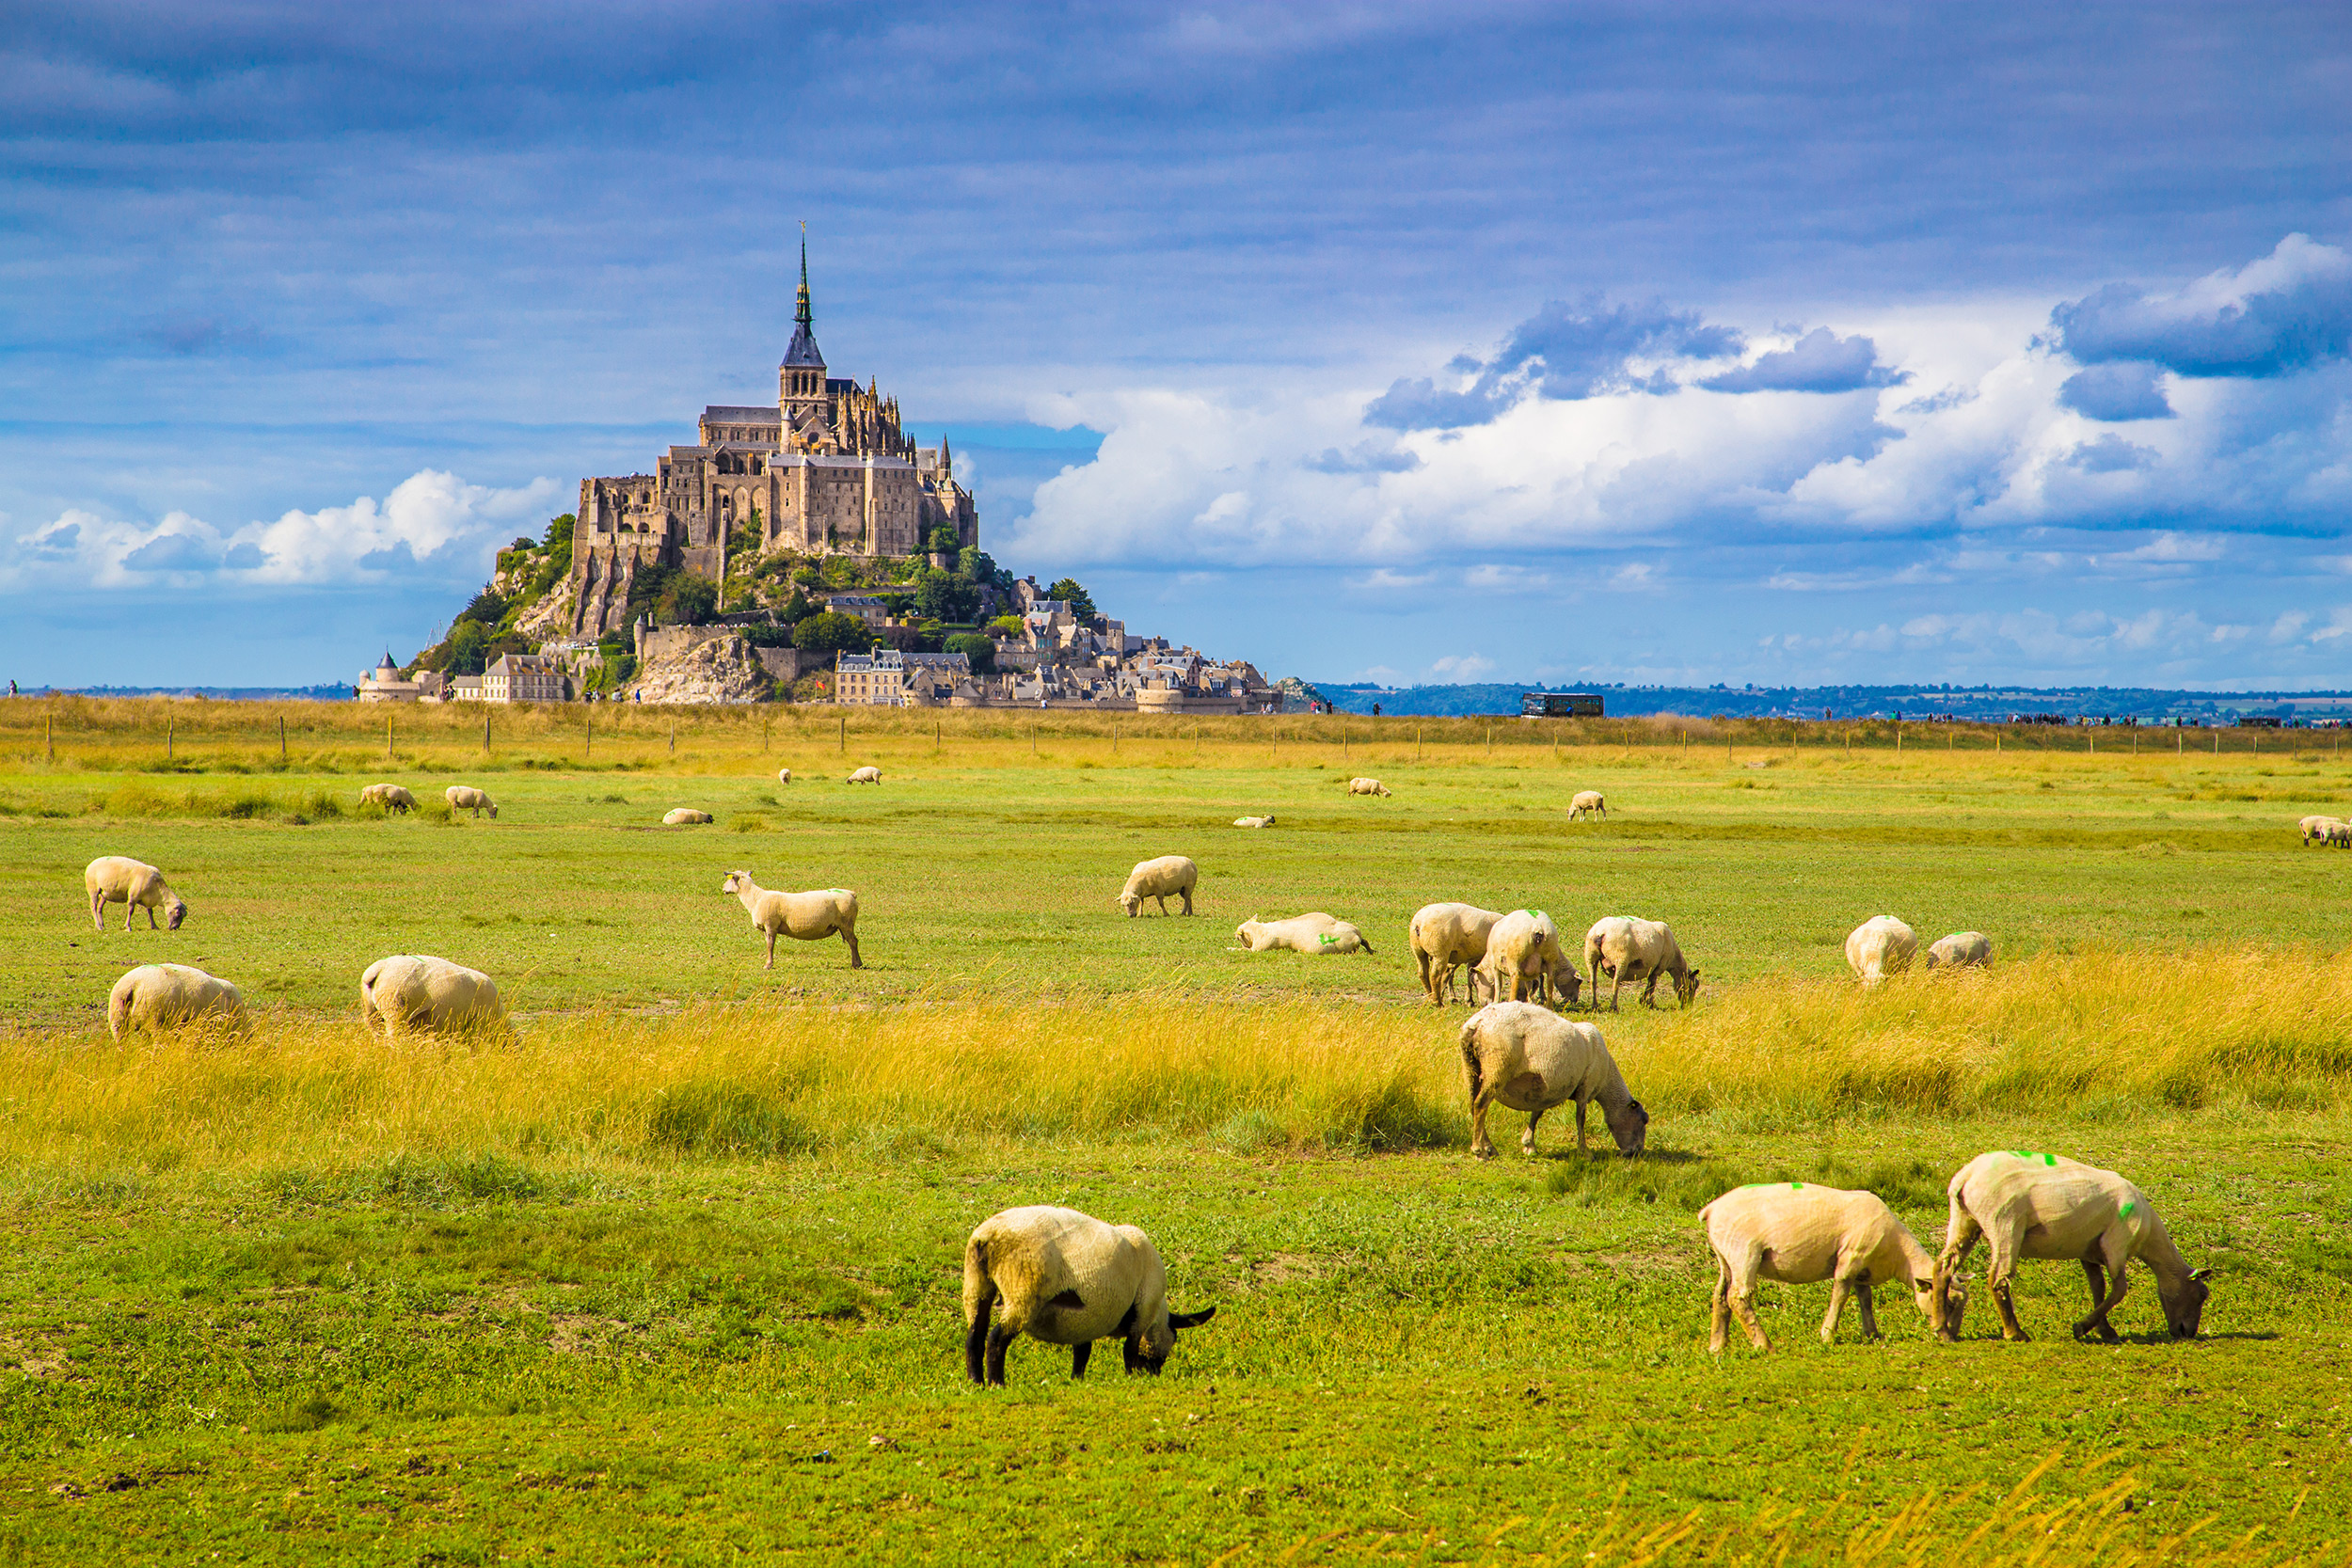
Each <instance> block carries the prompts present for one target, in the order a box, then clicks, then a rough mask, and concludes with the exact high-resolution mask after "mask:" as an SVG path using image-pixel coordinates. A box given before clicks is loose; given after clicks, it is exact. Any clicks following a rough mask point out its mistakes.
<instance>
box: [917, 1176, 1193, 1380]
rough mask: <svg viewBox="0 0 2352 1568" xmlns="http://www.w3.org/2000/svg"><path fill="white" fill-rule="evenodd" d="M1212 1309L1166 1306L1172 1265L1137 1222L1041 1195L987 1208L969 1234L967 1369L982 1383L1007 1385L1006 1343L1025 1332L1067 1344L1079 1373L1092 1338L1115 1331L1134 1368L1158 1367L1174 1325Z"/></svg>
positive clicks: (1170, 1346)
mask: <svg viewBox="0 0 2352 1568" xmlns="http://www.w3.org/2000/svg"><path fill="white" fill-rule="evenodd" d="M999 1300H1002V1301H1003V1302H1004V1304H1005V1310H1004V1316H1003V1317H1002V1318H1000V1319H998V1320H997V1322H996V1323H994V1325H993V1326H992V1325H991V1324H990V1323H989V1315H990V1313H991V1311H992V1310H993V1308H994V1307H995V1306H996V1303H997V1302H998V1301H999ZM1214 1317H1216V1307H1203V1308H1202V1309H1201V1310H1200V1311H1198V1312H1170V1311H1169V1310H1168V1269H1167V1266H1166V1265H1165V1264H1163V1263H1162V1262H1161V1261H1160V1253H1159V1249H1158V1248H1157V1247H1155V1246H1153V1245H1152V1238H1151V1237H1149V1236H1146V1235H1145V1234H1144V1233H1143V1232H1142V1231H1140V1230H1138V1229H1136V1227H1134V1226H1132V1225H1105V1224H1104V1223H1103V1222H1102V1221H1101V1220H1098V1219H1096V1218H1094V1217H1093V1216H1092V1215H1089V1214H1082V1213H1080V1212H1078V1211H1076V1210H1075V1209H1057V1208H1054V1207H1052V1206H1050V1205H1046V1204H1039V1205H1036V1206H1034V1207H1031V1208H1025V1209H1007V1210H1005V1211H1004V1212H1001V1213H996V1214H991V1215H990V1216H989V1217H988V1218H987V1219H984V1220H982V1221H981V1222H980V1223H979V1225H978V1227H977V1228H975V1229H974V1230H973V1232H972V1239H971V1240H970V1241H969V1242H967V1243H964V1247H963V1370H964V1375H966V1376H967V1377H969V1378H971V1380H972V1381H973V1382H975V1383H977V1384H980V1385H982V1386H992V1385H993V1386H996V1387H999V1388H1001V1387H1003V1386H1005V1351H1006V1349H1007V1347H1009V1345H1011V1343H1012V1342H1013V1340H1015V1339H1016V1338H1020V1337H1021V1336H1022V1335H1024V1334H1026V1335H1027V1336H1028V1337H1029V1338H1032V1339H1038V1340H1041V1341H1043V1342H1044V1343H1046V1344H1049V1345H1068V1346H1069V1347H1070V1375H1071V1376H1072V1377H1073V1378H1080V1377H1084V1376H1086V1375H1087V1360H1088V1358H1089V1356H1091V1355H1092V1354H1094V1341H1095V1340H1097V1339H1106V1338H1120V1339H1123V1340H1124V1341H1125V1344H1124V1345H1123V1346H1122V1347H1121V1348H1122V1349H1123V1350H1124V1352H1125V1353H1126V1361H1127V1370H1128V1371H1130V1372H1137V1371H1142V1372H1150V1373H1151V1374H1152V1376H1154V1377H1157V1376H1158V1375H1159V1373H1160V1369H1161V1368H1162V1367H1163V1366H1165V1365H1166V1364H1167V1362H1168V1354H1169V1353H1170V1352H1172V1351H1173V1350H1175V1348H1176V1335H1177V1332H1178V1331H1179V1330H1180V1329H1187V1328H1198V1327H1200V1325H1201V1324H1202V1323H1207V1322H1208V1321H1209V1320H1210V1319H1211V1318H1214Z"/></svg>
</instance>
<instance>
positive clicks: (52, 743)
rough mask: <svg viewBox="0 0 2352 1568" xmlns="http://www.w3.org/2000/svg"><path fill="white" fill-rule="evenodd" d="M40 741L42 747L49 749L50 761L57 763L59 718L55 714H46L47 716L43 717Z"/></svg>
mask: <svg viewBox="0 0 2352 1568" xmlns="http://www.w3.org/2000/svg"><path fill="white" fill-rule="evenodd" d="M40 741H41V744H42V745H44V746H46V747H48V748H49V760H50V761H51V762H55V761H56V760H57V716H56V714H54V713H45V714H43V715H41V720H40Z"/></svg>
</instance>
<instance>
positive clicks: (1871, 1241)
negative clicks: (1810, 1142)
mask: <svg viewBox="0 0 2352 1568" xmlns="http://www.w3.org/2000/svg"><path fill="white" fill-rule="evenodd" d="M1699 1221H1700V1223H1701V1224H1703V1225H1705V1226H1706V1227H1707V1244H1708V1247H1709V1248H1711V1249H1712V1250H1713V1252H1714V1254H1715V1321H1714V1326H1713V1328H1712V1329H1711V1330H1710V1332H1709V1333H1708V1340H1707V1348H1708V1351H1709V1352H1711V1353H1713V1354H1717V1355H1721V1354H1723V1353H1724V1343H1725V1342H1726V1340H1728V1339H1729V1338H1730V1334H1729V1330H1730V1327H1731V1319H1732V1315H1733V1314H1734V1313H1737V1314H1738V1315H1739V1318H1740V1326H1741V1327H1743V1328H1745V1329H1746V1330H1747V1331H1748V1342H1749V1343H1750V1344H1752V1345H1754V1346H1755V1347H1756V1349H1757V1350H1771V1349H1772V1341H1771V1340H1770V1339H1767V1338H1765V1337H1764V1327H1763V1325H1762V1324H1761V1323H1757V1322H1756V1281H1757V1280H1758V1279H1759V1278H1761V1279H1776V1280H1779V1281H1780V1282H1781V1283H1782V1284H1784V1285H1818V1284H1820V1282H1821V1281H1822V1280H1824V1279H1826V1280H1828V1281H1829V1315H1828V1316H1827V1317H1825V1318H1823V1319H1822V1320H1821V1343H1823V1344H1825V1345H1826V1344H1828V1343H1830V1342H1831V1341H1832V1340H1834V1339H1836V1337H1837V1318H1838V1315H1839V1314H1840V1313H1841V1312H1843V1311H1844V1310H1845V1308H1846V1297H1847V1296H1848V1295H1849V1294H1851V1295H1852V1296H1853V1297H1854V1299H1855V1302H1856V1304H1857V1305H1858V1306H1860V1307H1861V1308H1862V1337H1863V1338H1865V1339H1875V1338H1878V1337H1879V1323H1878V1314H1877V1313H1876V1311H1874V1310H1873V1309H1872V1304H1871V1301H1870V1288H1871V1287H1872V1286H1874V1285H1888V1284H1893V1283H1895V1282H1896V1281H1901V1282H1903V1283H1905V1284H1907V1285H1909V1286H1910V1287H1911V1299H1912V1300H1913V1302H1914V1303H1915V1304H1916V1305H1917V1307H1918V1308H1919V1311H1920V1315H1921V1316H1923V1317H1925V1318H1926V1319H1927V1320H1928V1327H1929V1328H1930V1329H1931V1330H1932V1331H1933V1332H1934V1334H1935V1337H1936V1338H1939V1339H1946V1340H1952V1339H1958V1338H1960V1320H1961V1317H1962V1315H1963V1313H1964V1312H1966V1310H1967V1308H1968V1287H1967V1285H1966V1283H1965V1282H1964V1281H1963V1280H1962V1279H1961V1278H1960V1276H1959V1275H1958V1274H1957V1273H1955V1272H1953V1271H1951V1270H1948V1269H1946V1268H1945V1267H1944V1266H1943V1265H1941V1264H1940V1263H1938V1262H1937V1261H1936V1260H1935V1259H1933V1258H1931V1257H1930V1256H1929V1255H1928V1249H1927V1248H1925V1247H1923V1246H1921V1245H1920V1244H1919V1240H1918V1238H1917V1237H1915V1236H1914V1235H1913V1234H1912V1233H1911V1231H1910V1230H1909V1229H1908V1228H1907V1227H1905V1226H1904V1225H1903V1222H1902V1221H1900V1220H1899V1219H1897V1218H1896V1217H1895V1213H1894V1211H1893V1210H1891V1209H1889V1208H1887V1206H1886V1205H1885V1203H1883V1201H1881V1199H1880V1198H1879V1196H1878V1195H1877V1194H1876V1193H1858V1192H1847V1191H1845V1190H1843V1189H1841V1188H1837V1187H1823V1186H1820V1185H1818V1184H1816V1183H1813V1182H1809V1181H1773V1182H1770V1183H1767V1184H1765V1185H1762V1186H1755V1187H1737V1188H1734V1189H1733V1190H1732V1191H1730V1192H1727V1193H1725V1194H1724V1196H1721V1197H1719V1198H1717V1199H1716V1200H1715V1201H1714V1202H1712V1203H1710V1204H1708V1206H1707V1207H1706V1208H1704V1209H1702V1210H1700V1211H1699Z"/></svg>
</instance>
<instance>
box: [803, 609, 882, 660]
mask: <svg viewBox="0 0 2352 1568" xmlns="http://www.w3.org/2000/svg"><path fill="white" fill-rule="evenodd" d="M792 645H793V646H794V647H796V648H798V649H800V650H801V651H802V652H803V653H816V654H862V653H864V652H865V651H866V649H868V648H870V647H872V646H873V645H874V634H873V633H872V632H870V631H868V630H867V629H866V623H865V622H863V621H861V620H859V619H858V618H857V617H856V616H854V615H843V614H841V613H840V612H838V611H836V610H825V611H823V612H822V613H821V614H817V615H812V616H810V617H809V618H808V619H806V620H805V621H803V622H802V623H801V624H800V625H799V626H794V627H793V628H792Z"/></svg>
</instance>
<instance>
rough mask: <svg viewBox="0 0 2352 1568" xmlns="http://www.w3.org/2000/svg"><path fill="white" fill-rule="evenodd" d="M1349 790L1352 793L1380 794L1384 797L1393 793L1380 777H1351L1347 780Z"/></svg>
mask: <svg viewBox="0 0 2352 1568" xmlns="http://www.w3.org/2000/svg"><path fill="white" fill-rule="evenodd" d="M1347 792H1348V793H1349V794H1350V795H1378V796H1381V797H1383V798H1386V797H1387V796H1389V795H1390V794H1391V793H1393V792H1392V791H1391V789H1390V788H1389V786H1388V785H1387V784H1382V783H1381V782H1380V781H1379V780H1378V779H1350V780H1348V781H1347Z"/></svg>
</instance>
